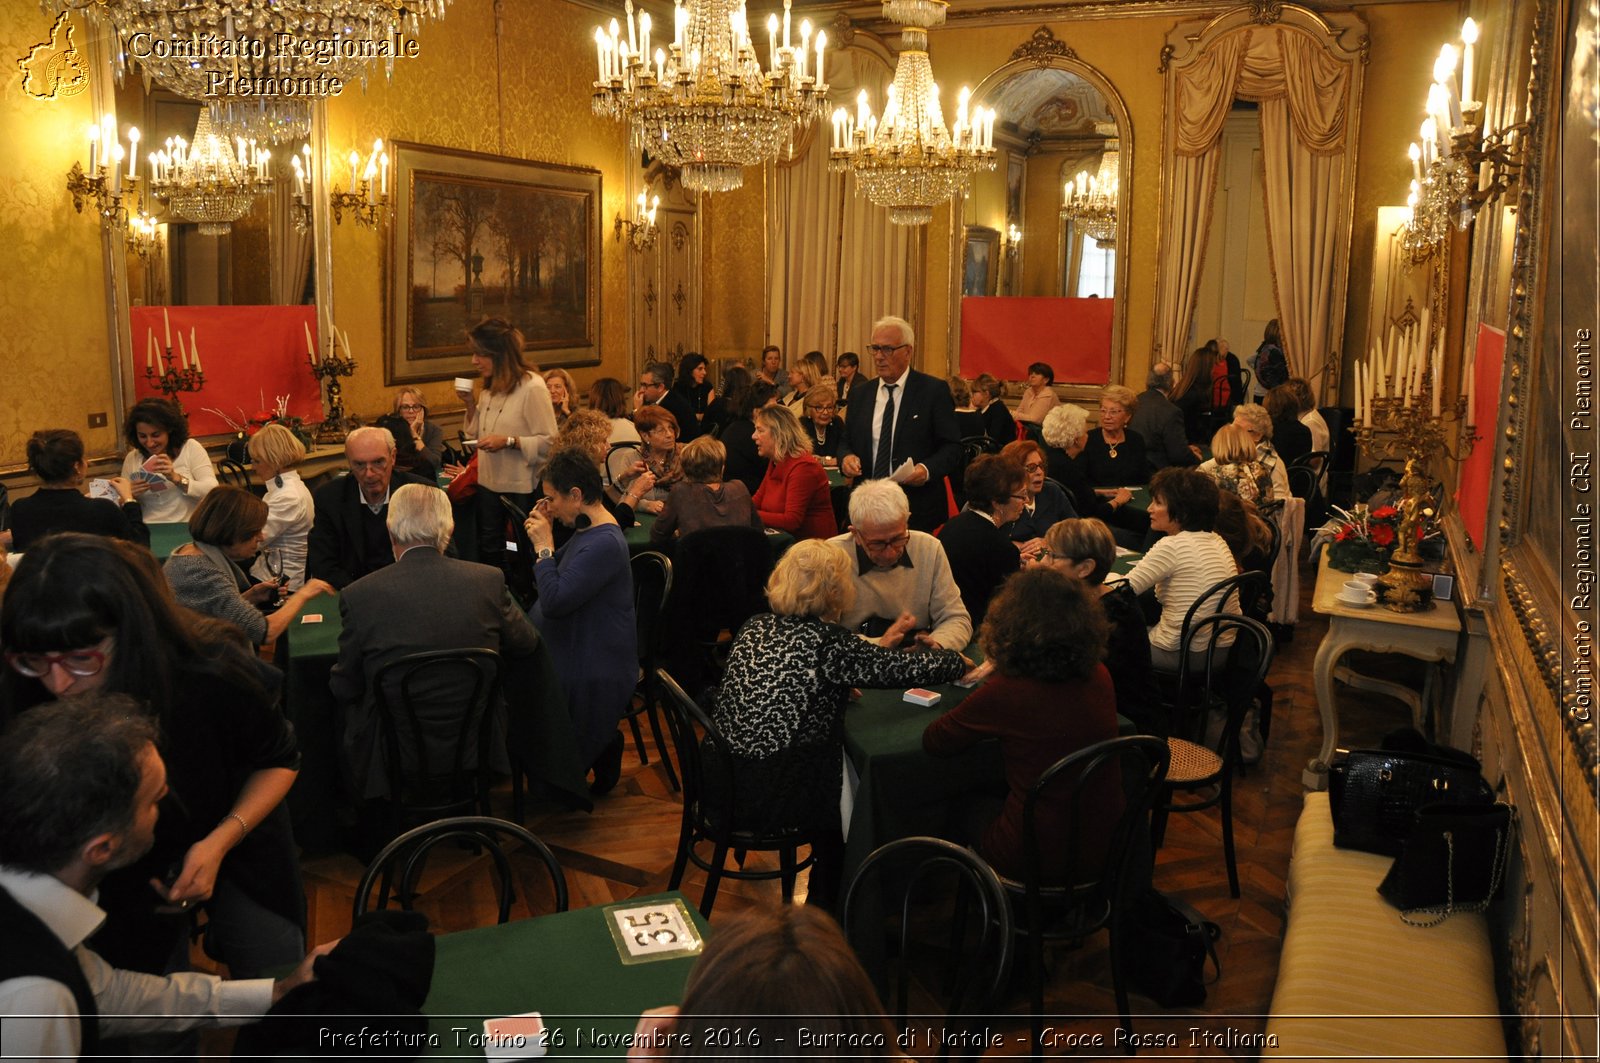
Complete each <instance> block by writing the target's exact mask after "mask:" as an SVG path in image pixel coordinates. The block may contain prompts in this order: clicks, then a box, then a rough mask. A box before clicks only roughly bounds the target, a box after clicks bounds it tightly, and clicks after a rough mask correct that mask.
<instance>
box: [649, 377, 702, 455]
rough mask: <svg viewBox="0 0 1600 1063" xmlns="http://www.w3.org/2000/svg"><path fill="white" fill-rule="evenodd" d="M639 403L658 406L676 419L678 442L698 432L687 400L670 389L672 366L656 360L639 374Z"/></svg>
mask: <svg viewBox="0 0 1600 1063" xmlns="http://www.w3.org/2000/svg"><path fill="white" fill-rule="evenodd" d="M639 405H641V406H660V407H661V408H662V409H663V410H666V411H667V412H668V413H670V414H672V416H674V417H676V418H677V419H678V442H680V443H687V442H688V441H689V440H691V439H693V438H694V437H695V436H697V435H699V434H700V422H699V421H697V420H695V419H694V408H693V407H692V406H690V405H689V400H688V399H686V398H684V397H683V396H682V395H680V394H679V393H678V392H676V391H673V390H672V366H670V365H668V364H667V363H665V362H656V363H655V364H654V365H649V366H646V367H645V370H644V372H643V373H641V374H640V375H639Z"/></svg>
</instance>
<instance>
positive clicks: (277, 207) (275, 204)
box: [268, 178, 312, 306]
mask: <svg viewBox="0 0 1600 1063" xmlns="http://www.w3.org/2000/svg"><path fill="white" fill-rule="evenodd" d="M290 186H291V182H289V181H286V180H283V179H281V178H280V179H279V180H277V181H274V182H273V187H272V220H271V222H269V223H268V228H269V229H270V230H271V234H270V235H271V248H272V259H271V266H270V268H271V271H272V272H271V275H270V277H269V278H268V286H269V292H270V294H271V297H272V301H273V302H274V303H275V304H277V305H279V306H298V305H299V304H300V302H301V301H302V299H303V297H304V295H305V290H306V272H307V271H308V270H309V269H310V268H311V247H312V240H311V230H310V229H307V230H306V231H305V232H303V233H299V232H296V231H295V228H294V192H293V190H292V189H291V187H290Z"/></svg>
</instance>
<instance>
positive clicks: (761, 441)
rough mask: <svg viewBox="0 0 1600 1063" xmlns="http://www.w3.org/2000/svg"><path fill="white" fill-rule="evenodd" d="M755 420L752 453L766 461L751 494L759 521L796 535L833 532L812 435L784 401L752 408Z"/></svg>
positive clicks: (836, 530)
mask: <svg viewBox="0 0 1600 1063" xmlns="http://www.w3.org/2000/svg"><path fill="white" fill-rule="evenodd" d="M755 422H756V424H755V434H754V437H753V438H754V440H755V444H756V453H757V454H760V455H761V456H762V457H763V458H766V459H767V461H768V462H769V464H768V465H767V475H766V476H765V477H764V478H763V479H762V481H761V486H760V487H758V488H756V494H755V504H756V513H757V514H758V515H759V516H760V517H761V523H763V524H765V525H766V526H767V527H769V528H781V529H782V530H783V531H786V532H788V533H790V534H791V535H793V536H794V537H795V538H796V539H829V538H832V537H833V536H835V535H837V534H838V533H839V525H838V522H837V521H835V519H834V516H833V502H832V501H831V500H830V498H829V495H828V474H827V472H826V471H825V470H824V469H823V468H822V463H821V462H819V461H818V460H817V458H816V455H814V454H812V453H811V440H810V439H809V438H807V436H806V433H805V429H803V428H801V427H800V419H799V418H798V417H796V416H795V415H794V413H793V412H792V411H790V410H789V409H787V408H786V407H782V406H769V407H767V408H766V409H762V410H757V411H756V412H755Z"/></svg>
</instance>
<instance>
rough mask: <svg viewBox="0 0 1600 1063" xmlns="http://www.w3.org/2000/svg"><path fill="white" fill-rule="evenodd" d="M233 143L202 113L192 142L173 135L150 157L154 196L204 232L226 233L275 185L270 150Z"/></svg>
mask: <svg viewBox="0 0 1600 1063" xmlns="http://www.w3.org/2000/svg"><path fill="white" fill-rule="evenodd" d="M234 145H236V146H237V150H235V146H234ZM234 145H230V144H229V143H228V141H226V140H224V139H223V138H222V137H220V136H218V135H217V134H216V133H215V132H214V131H213V130H212V128H211V114H210V112H209V111H201V112H200V120H199V122H197V123H195V127H194V141H193V142H192V143H191V142H185V141H184V139H183V138H182V137H175V138H173V139H172V140H169V141H167V144H166V148H165V149H164V150H162V151H158V152H155V153H154V154H152V155H151V156H150V192H151V194H152V195H154V196H155V197H156V198H157V199H163V200H166V201H167V205H168V207H170V208H171V210H172V212H173V213H175V214H177V215H179V216H180V217H183V218H187V219H188V220H190V221H197V222H199V223H200V232H201V233H202V234H204V235H206V236H226V235H227V234H228V232H229V230H230V229H231V227H232V224H233V222H235V221H238V220H239V219H240V218H242V217H244V215H245V213H246V212H247V211H249V209H250V203H251V201H252V200H253V199H255V197H256V196H258V195H260V194H262V193H263V192H265V191H267V189H269V188H271V187H272V176H271V172H270V164H271V159H272V153H271V152H269V151H267V150H265V149H264V148H260V147H257V146H256V144H255V143H254V142H251V141H246V140H236V141H234Z"/></svg>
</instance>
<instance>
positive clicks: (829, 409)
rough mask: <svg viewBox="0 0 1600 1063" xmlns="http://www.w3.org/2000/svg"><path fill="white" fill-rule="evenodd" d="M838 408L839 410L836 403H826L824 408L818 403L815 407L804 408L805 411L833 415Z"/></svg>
mask: <svg viewBox="0 0 1600 1063" xmlns="http://www.w3.org/2000/svg"><path fill="white" fill-rule="evenodd" d="M838 408H839V406H838V404H837V403H833V402H830V403H828V404H827V405H826V406H824V405H822V404H821V403H818V404H817V405H815V406H807V407H806V409H808V410H813V411H815V412H816V413H833V412H834V411H836V410H837V409H838Z"/></svg>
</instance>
